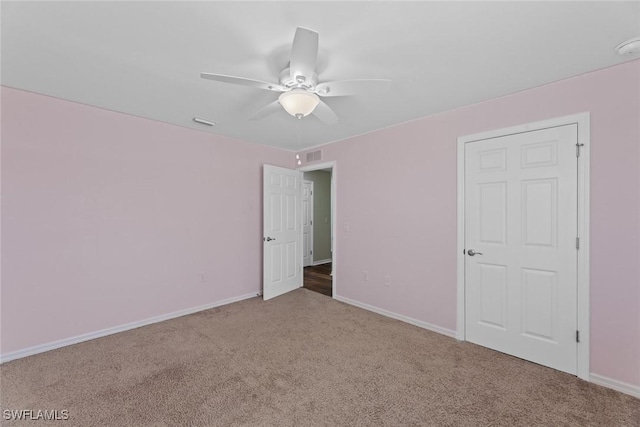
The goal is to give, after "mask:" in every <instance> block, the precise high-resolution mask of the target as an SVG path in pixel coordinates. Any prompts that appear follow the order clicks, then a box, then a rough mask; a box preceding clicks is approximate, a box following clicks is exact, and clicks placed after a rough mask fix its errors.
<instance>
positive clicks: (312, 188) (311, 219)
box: [302, 178, 315, 281]
mask: <svg viewBox="0 0 640 427" xmlns="http://www.w3.org/2000/svg"><path fill="white" fill-rule="evenodd" d="M307 183H309V184H311V195H310V197H309V198H310V199H311V206H310V212H309V218H310V221H311V224H310V231H309V246H310V251H311V252H310V253H309V260H310V261H311V262H310V264H309V265H313V232H314V230H313V202H314V195H313V192H314V187H315V185H314V184H315V183H314V182H313V181H309V180H306V179H304V178H303V179H302V185H303V186H304V184H307ZM302 227H303V233H304V224H303V225H302ZM303 238H304V237H303ZM303 246H304V245H303ZM303 258H304V256H303ZM302 267H303V268H304V267H305V265H304V263H303V264H302ZM307 267H308V266H307ZM303 281H304V276H303Z"/></svg>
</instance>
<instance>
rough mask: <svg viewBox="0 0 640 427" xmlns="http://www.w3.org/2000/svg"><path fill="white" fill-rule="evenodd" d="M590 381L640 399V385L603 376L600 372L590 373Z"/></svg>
mask: <svg viewBox="0 0 640 427" xmlns="http://www.w3.org/2000/svg"><path fill="white" fill-rule="evenodd" d="M589 381H590V382H592V383H594V384H598V385H601V386H603V387H608V388H612V389H614V390H616V391H619V392H621V393H625V394H628V395H631V396H633V397H637V398H638V399H640V386H637V385H632V384H628V383H625V382H622V381H618V380H614V379H611V378H607V377H603V376H602V375H598V374H590V375H589Z"/></svg>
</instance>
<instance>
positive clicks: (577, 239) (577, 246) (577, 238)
mask: <svg viewBox="0 0 640 427" xmlns="http://www.w3.org/2000/svg"><path fill="white" fill-rule="evenodd" d="M576 249H577V250H579V249H580V238H579V237H576Z"/></svg>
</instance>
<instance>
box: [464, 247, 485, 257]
mask: <svg viewBox="0 0 640 427" xmlns="http://www.w3.org/2000/svg"><path fill="white" fill-rule="evenodd" d="M467 253H468V254H469V256H474V255H482V252H476V251H474V250H473V249H469V250H468V251H467Z"/></svg>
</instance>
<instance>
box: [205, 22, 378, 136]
mask: <svg viewBox="0 0 640 427" xmlns="http://www.w3.org/2000/svg"><path fill="white" fill-rule="evenodd" d="M317 59H318V33H317V32H315V31H313V30H309V29H307V28H302V27H298V28H297V29H296V34H295V36H294V38H293V45H292V47H291V57H290V61H289V66H288V67H287V68H285V69H284V70H282V72H281V73H280V78H279V83H269V82H264V81H260V80H254V79H247V78H243V77H234V76H226V75H223V74H212V73H201V74H200V77H202V78H203V79H209V80H215V81H219V82H224V83H232V84H237V85H242V86H251V87H255V88H258V89H264V90H270V91H273V92H281V95H280V96H279V97H278V99H277V100H275V101H274V102H272V103H271V104H268V105H267V106H265V107H263V108H261V109H260V110H258V111H257V112H256V113H255V114H254V115H253V116H251V117H250V120H257V119H261V118H263V117H266V116H268V115H270V114H273V113H275V112H276V111H279V110H280V108H281V107H282V108H284V109H285V110H286V111H287V112H288V113H289V114H291V115H292V116H294V117H296V118H298V119H301V118H303V117H306V116H308V115H309V114H313V115H314V116H316V117H317V118H318V119H320V120H321V121H322V122H324V123H326V124H334V123H337V122H338V121H339V119H338V116H337V115H336V113H335V112H334V111H333V110H332V109H331V108H330V107H329V106H328V105H327V104H326V103H325V102H323V101H322V100H321V99H320V98H321V97H322V98H325V97H332V96H350V95H355V94H357V93H359V92H364V91H368V90H373V89H376V88H378V87H379V86H381V85H383V84H385V83H388V82H389V80H387V79H358V80H339V81H333V82H322V83H320V82H318V75H317V74H316V62H317Z"/></svg>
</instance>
